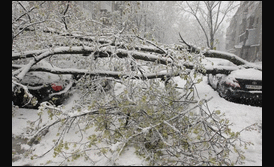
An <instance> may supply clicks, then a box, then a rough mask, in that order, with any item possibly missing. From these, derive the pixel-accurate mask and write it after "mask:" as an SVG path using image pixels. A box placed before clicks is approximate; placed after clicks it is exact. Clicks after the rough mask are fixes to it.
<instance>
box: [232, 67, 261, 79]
mask: <svg viewBox="0 0 274 167" xmlns="http://www.w3.org/2000/svg"><path fill="white" fill-rule="evenodd" d="M230 76H231V77H234V78H241V79H250V80H262V71H259V70H256V69H252V68H249V69H241V70H236V71H232V72H231V74H230Z"/></svg>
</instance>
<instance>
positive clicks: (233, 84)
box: [225, 79, 241, 88]
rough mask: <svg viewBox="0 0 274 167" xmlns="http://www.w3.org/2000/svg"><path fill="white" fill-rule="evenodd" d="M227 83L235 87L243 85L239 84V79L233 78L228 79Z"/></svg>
mask: <svg viewBox="0 0 274 167" xmlns="http://www.w3.org/2000/svg"><path fill="white" fill-rule="evenodd" d="M225 83H226V84H227V85H230V86H232V87H233V88H241V86H240V85H239V83H238V81H237V80H235V79H233V80H228V81H226V82H225Z"/></svg>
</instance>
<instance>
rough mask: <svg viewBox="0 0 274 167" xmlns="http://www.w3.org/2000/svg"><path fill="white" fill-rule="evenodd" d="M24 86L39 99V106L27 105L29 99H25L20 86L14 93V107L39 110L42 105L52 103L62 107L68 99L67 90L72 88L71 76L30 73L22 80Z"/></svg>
mask: <svg viewBox="0 0 274 167" xmlns="http://www.w3.org/2000/svg"><path fill="white" fill-rule="evenodd" d="M22 84H24V85H26V86H27V87H28V90H29V92H30V93H31V94H32V95H33V96H34V97H35V98H36V99H37V104H36V105H33V104H31V103H29V104H28V105H25V104H26V103H27V98H24V95H25V93H24V90H23V89H22V88H20V87H19V86H17V87H15V88H14V90H13V91H12V102H13V104H14V105H17V106H19V107H26V108H38V107H39V105H40V103H42V102H44V101H51V102H52V103H54V104H55V105H60V104H62V103H63V101H64V100H65V99H67V98H68V96H69V93H68V91H67V89H69V88H70V87H71V86H72V83H71V80H70V77H69V76H62V78H61V77H60V76H58V75H56V74H51V73H43V72H30V73H28V74H27V75H26V76H25V77H24V79H23V80H22Z"/></svg>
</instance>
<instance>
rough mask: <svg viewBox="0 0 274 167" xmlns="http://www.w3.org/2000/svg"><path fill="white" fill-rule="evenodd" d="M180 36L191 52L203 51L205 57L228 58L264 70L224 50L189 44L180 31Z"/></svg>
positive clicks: (236, 62) (236, 63) (239, 63)
mask: <svg viewBox="0 0 274 167" xmlns="http://www.w3.org/2000/svg"><path fill="white" fill-rule="evenodd" d="M179 36H180V38H181V42H182V43H183V44H186V45H187V47H188V51H189V52H198V53H201V52H202V53H203V55H204V56H205V57H213V58H221V59H226V60H229V61H231V62H232V63H234V64H235V65H242V66H244V67H249V68H256V69H258V70H262V68H261V66H257V65H255V64H253V63H250V62H248V61H246V60H244V59H242V58H240V57H239V56H237V55H235V54H232V53H228V52H222V51H217V50H202V49H201V48H200V47H196V46H193V45H190V44H188V43H187V42H186V41H185V40H184V39H183V38H182V36H181V34H180V33H179Z"/></svg>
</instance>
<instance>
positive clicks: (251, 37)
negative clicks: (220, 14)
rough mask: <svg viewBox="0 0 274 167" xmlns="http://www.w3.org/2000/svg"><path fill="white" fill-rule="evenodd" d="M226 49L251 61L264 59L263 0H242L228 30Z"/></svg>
mask: <svg viewBox="0 0 274 167" xmlns="http://www.w3.org/2000/svg"><path fill="white" fill-rule="evenodd" d="M226 50H227V51H228V52H231V53H234V54H236V55H238V56H240V57H241V58H243V59H245V60H247V61H250V62H255V61H262V1H242V2H241V3H240V7H239V8H238V10H237V12H236V14H235V15H234V16H233V18H232V19H231V22H230V25H229V27H228V28H227V31H226Z"/></svg>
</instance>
